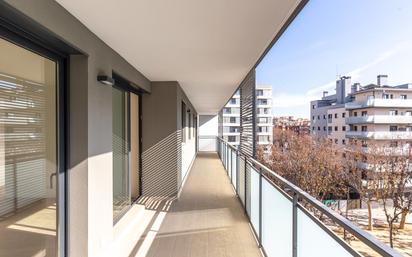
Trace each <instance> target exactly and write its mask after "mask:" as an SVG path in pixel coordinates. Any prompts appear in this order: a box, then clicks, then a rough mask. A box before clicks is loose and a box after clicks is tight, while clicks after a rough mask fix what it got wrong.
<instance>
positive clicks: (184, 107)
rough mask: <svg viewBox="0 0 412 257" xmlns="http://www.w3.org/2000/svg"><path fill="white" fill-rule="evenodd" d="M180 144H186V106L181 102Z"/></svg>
mask: <svg viewBox="0 0 412 257" xmlns="http://www.w3.org/2000/svg"><path fill="white" fill-rule="evenodd" d="M181 113H182V117H181V118H182V142H183V143H185V142H186V104H185V103H184V102H182V110H181Z"/></svg>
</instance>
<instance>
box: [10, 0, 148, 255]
mask: <svg viewBox="0 0 412 257" xmlns="http://www.w3.org/2000/svg"><path fill="white" fill-rule="evenodd" d="M5 3H8V4H9V5H10V6H11V7H14V8H16V9H17V10H19V11H20V12H21V13H22V14H24V15H26V16H27V17H29V19H31V20H29V22H30V23H31V24H37V25H38V26H39V27H41V28H43V29H44V30H46V31H47V32H48V33H50V37H51V38H57V39H60V40H62V41H63V42H64V43H65V44H67V45H68V46H69V47H72V48H74V49H76V50H77V51H78V52H80V53H82V54H78V55H71V56H70V83H69V85H68V87H69V96H70V110H69V111H70V114H69V123H70V126H69V130H70V134H69V141H70V142H69V147H70V148H69V159H68V185H69V187H68V206H69V213H68V216H69V220H68V229H69V238H68V241H69V244H68V252H69V256H99V255H100V254H101V253H102V252H104V251H105V250H104V247H105V246H106V245H109V244H110V242H112V240H113V224H112V221H113V217H112V208H113V207H112V202H111V199H112V191H111V190H110V189H111V188H112V156H111V152H112V93H111V87H109V86H104V85H102V84H101V83H99V82H97V80H96V77H97V75H98V74H106V75H111V74H112V72H113V71H115V72H116V73H117V74H119V75H121V76H123V77H124V78H125V79H127V80H129V81H131V82H133V83H135V84H136V85H138V86H139V87H141V88H143V89H145V90H146V91H149V92H150V90H151V88H150V81H149V80H148V79H147V78H145V77H144V76H143V75H142V74H141V73H140V72H139V71H137V70H136V69H135V68H133V66H131V65H130V64H129V63H127V62H126V61H125V59H124V58H122V57H121V56H120V55H119V54H117V53H116V52H115V51H113V50H112V49H111V48H110V47H109V46H107V45H106V44H105V43H104V42H103V41H101V40H100V39H99V38H98V37H96V36H95V35H94V34H93V33H92V32H91V31H89V30H88V29H87V28H86V27H85V26H84V25H83V24H81V23H80V22H79V21H78V20H77V19H76V18H75V17H73V16H72V15H71V14H70V13H68V12H67V11H66V10H65V9H64V8H62V7H61V6H60V5H59V4H58V3H56V2H55V1H53V0H36V1H27V0H6V1H5ZM3 4H4V3H3ZM26 20H27V18H26Z"/></svg>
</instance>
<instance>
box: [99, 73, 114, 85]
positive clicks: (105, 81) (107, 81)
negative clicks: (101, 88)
mask: <svg viewBox="0 0 412 257" xmlns="http://www.w3.org/2000/svg"><path fill="white" fill-rule="evenodd" d="M97 81H99V82H100V83H102V84H105V85H109V86H113V85H114V79H113V78H112V77H109V76H106V75H99V76H97Z"/></svg>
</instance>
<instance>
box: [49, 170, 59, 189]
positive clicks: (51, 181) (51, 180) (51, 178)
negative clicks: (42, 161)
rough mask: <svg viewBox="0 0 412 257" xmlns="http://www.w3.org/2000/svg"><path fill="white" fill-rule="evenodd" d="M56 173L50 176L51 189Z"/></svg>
mask: <svg viewBox="0 0 412 257" xmlns="http://www.w3.org/2000/svg"><path fill="white" fill-rule="evenodd" d="M56 175H57V174H56V172H55V173H52V174H51V175H50V188H53V177H56Z"/></svg>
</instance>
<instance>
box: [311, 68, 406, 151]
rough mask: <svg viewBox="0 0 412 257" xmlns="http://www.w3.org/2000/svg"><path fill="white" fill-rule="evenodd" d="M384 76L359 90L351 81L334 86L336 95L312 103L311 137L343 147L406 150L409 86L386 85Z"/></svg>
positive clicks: (348, 78) (386, 79)
mask: <svg viewBox="0 0 412 257" xmlns="http://www.w3.org/2000/svg"><path fill="white" fill-rule="evenodd" d="M387 81H388V76H387V75H378V76H377V83H376V84H369V85H367V86H364V87H361V86H360V84H359V83H354V84H352V83H351V78H350V77H342V78H340V79H339V80H337V82H336V92H337V93H336V94H334V95H327V92H325V93H324V95H323V97H322V99H320V100H316V101H312V102H311V117H312V120H311V135H312V136H314V137H316V138H319V137H323V138H328V139H329V140H330V141H331V142H333V143H335V144H337V145H339V146H343V145H346V144H347V143H348V142H349V141H350V140H352V139H357V140H361V143H362V145H363V146H364V147H367V146H368V145H371V144H374V145H378V146H383V147H399V148H402V147H405V146H408V145H410V142H412V84H409V83H407V84H402V85H397V86H389V85H388V82H387Z"/></svg>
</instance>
